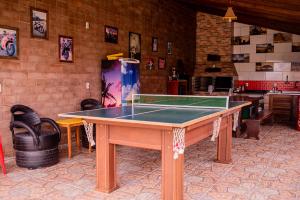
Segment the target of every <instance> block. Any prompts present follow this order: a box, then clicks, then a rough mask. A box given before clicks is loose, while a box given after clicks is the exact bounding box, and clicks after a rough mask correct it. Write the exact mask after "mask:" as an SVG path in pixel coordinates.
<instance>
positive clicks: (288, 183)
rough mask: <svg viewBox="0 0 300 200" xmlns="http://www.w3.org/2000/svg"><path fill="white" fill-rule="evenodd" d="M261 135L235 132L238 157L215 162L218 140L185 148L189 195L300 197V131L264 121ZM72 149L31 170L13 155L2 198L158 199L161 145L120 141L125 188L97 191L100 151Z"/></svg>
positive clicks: (213, 198)
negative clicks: (135, 145) (239, 135)
mask: <svg viewBox="0 0 300 200" xmlns="http://www.w3.org/2000/svg"><path fill="white" fill-rule="evenodd" d="M260 138H261V139H260V140H253V139H243V138H234V139H233V149H232V154H233V162H232V163H231V164H227V165H224V164H220V163H215V162H213V160H214V158H215V156H216V143H215V142H210V140H209V139H206V140H204V141H202V142H199V143H197V144H194V145H192V146H191V147H189V148H187V149H186V151H185V173H184V199H185V200H219V199H220V200H226V199H230V200H265V199H268V200H282V199H284V200H296V199H298V200H299V199H300V156H299V155H300V148H299V147H300V133H299V132H298V131H295V130H293V129H291V128H289V127H287V126H283V125H278V124H276V125H274V126H262V130H261V132H260ZM75 149H76V148H74V155H73V157H72V159H68V158H67V151H66V149H62V150H61V153H60V156H61V157H60V162H59V163H58V164H57V165H54V166H51V167H47V168H41V169H36V170H28V169H24V168H19V167H17V166H16V165H15V163H14V161H13V160H12V159H7V163H6V166H7V169H8V174H7V175H6V176H3V175H2V174H0V199H1V200H14V199H16V200H23V199H24V200H25V199H26V200H41V199H43V200H44V199H45V200H48V199H49V200H50V199H51V200H69V199H72V200H73V199H75V200H85V199H86V200H93V199H97V200H118V199H120V200H144V199H145V200H157V199H160V196H161V160H160V159H161V154H160V152H159V151H154V150H146V149H138V148H129V147H121V146H117V175H118V178H117V180H118V184H119V186H120V188H119V189H117V190H115V191H114V192H112V193H110V194H105V193H101V192H97V191H96V190H95V185H96V178H95V174H96V170H95V167H96V166H95V151H93V152H92V153H88V151H87V150H86V149H82V151H81V152H79V151H77V150H75Z"/></svg>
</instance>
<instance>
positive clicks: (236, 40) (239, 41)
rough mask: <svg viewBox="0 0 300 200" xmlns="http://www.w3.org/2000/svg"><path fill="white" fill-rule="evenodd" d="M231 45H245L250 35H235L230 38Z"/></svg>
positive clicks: (248, 41) (248, 42)
mask: <svg viewBox="0 0 300 200" xmlns="http://www.w3.org/2000/svg"><path fill="white" fill-rule="evenodd" d="M231 42H232V45H247V44H250V36H249V35H246V36H237V37H233V38H232V41H231Z"/></svg>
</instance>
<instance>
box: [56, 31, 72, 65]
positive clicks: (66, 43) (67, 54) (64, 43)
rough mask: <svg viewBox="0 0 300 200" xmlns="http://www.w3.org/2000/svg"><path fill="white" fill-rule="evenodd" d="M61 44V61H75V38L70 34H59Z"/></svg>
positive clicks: (59, 44)
mask: <svg viewBox="0 0 300 200" xmlns="http://www.w3.org/2000/svg"><path fill="white" fill-rule="evenodd" d="M58 46H59V61H60V62H73V60H74V54H73V38H72V37H68V36H63V35H60V36H58Z"/></svg>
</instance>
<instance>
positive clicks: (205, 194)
mask: <svg viewBox="0 0 300 200" xmlns="http://www.w3.org/2000/svg"><path fill="white" fill-rule="evenodd" d="M272 129H273V126H272V127H271V128H270V130H269V131H268V132H267V133H265V134H264V135H263V136H262V137H261V138H264V136H265V135H266V134H268V133H270V132H271V130H272ZM241 159H242V157H241V158H239V159H238V160H237V162H238V161H240V160H241ZM234 166H235V165H234V164H233V165H232V166H231V167H230V168H229V169H228V170H227V171H226V172H225V173H224V174H223V175H222V176H221V178H220V179H223V178H224V177H226V176H227V175H228V174H229V172H230V171H231V170H232V168H233V167H234ZM216 185H217V183H214V184H213V185H212V186H211V187H210V188H209V189H208V190H207V191H206V192H205V193H204V194H203V195H201V196H200V199H202V198H204V197H205V196H207V194H208V193H209V192H210V191H211V190H212V189H213V187H214V186H216ZM246 193H247V192H246Z"/></svg>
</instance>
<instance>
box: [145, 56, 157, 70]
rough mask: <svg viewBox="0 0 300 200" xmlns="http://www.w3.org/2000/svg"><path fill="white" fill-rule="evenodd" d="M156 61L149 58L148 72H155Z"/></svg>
mask: <svg viewBox="0 0 300 200" xmlns="http://www.w3.org/2000/svg"><path fill="white" fill-rule="evenodd" d="M154 67H155V66H154V60H153V58H148V59H147V64H146V69H147V70H154Z"/></svg>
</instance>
